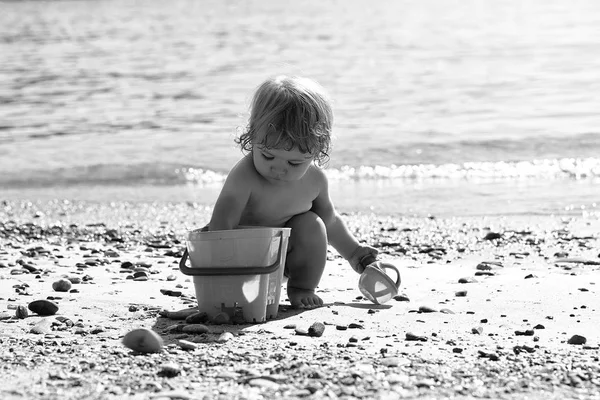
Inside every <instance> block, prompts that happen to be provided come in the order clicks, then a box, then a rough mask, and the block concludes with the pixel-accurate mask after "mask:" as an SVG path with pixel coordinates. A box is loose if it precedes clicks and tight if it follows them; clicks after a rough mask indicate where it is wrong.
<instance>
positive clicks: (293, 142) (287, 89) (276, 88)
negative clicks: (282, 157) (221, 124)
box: [235, 75, 333, 165]
mask: <svg viewBox="0 0 600 400" xmlns="http://www.w3.org/2000/svg"><path fill="white" fill-rule="evenodd" d="M332 125H333V111H332V109H331V101H330V99H329V97H328V95H327V93H326V92H325V89H323V87H322V86H321V85H319V84H318V83H317V82H315V81H313V80H312V79H309V78H303V77H294V76H292V77H289V76H283V75H282V76H277V77H275V78H271V79H267V80H266V81H265V82H264V83H262V84H261V85H260V86H259V87H258V89H257V90H256V92H255V93H254V97H253V99H252V103H251V107H250V118H249V121H248V125H247V126H246V128H245V129H244V131H243V132H242V134H241V135H240V136H239V137H238V138H236V140H235V141H236V143H237V144H239V145H240V147H241V148H242V150H243V151H246V152H252V146H253V145H255V144H259V145H261V146H264V147H265V148H267V149H285V150H291V149H293V148H296V147H297V148H298V149H299V150H300V151H301V152H303V153H308V154H312V155H313V156H314V160H315V162H317V164H319V165H323V164H325V163H326V162H327V161H328V160H329V152H330V149H331V130H332Z"/></svg>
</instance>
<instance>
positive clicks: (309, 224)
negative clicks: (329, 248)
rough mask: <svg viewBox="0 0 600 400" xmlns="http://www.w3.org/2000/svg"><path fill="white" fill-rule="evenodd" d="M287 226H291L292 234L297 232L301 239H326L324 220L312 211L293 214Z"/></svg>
mask: <svg viewBox="0 0 600 400" xmlns="http://www.w3.org/2000/svg"><path fill="white" fill-rule="evenodd" d="M287 226H288V227H290V228H292V235H294V234H297V235H298V237H299V238H301V239H302V240H310V239H313V240H325V241H326V240H327V238H326V237H327V229H326V228H325V222H323V220H322V219H321V217H319V216H318V215H317V214H315V213H314V212H312V211H307V212H305V213H303V214H299V215H296V216H294V217H293V218H292V219H290V221H289V222H288V224H287Z"/></svg>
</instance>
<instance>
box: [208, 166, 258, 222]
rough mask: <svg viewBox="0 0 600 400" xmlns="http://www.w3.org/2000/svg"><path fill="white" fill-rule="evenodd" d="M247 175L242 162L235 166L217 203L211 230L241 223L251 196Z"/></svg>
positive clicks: (211, 220)
mask: <svg viewBox="0 0 600 400" xmlns="http://www.w3.org/2000/svg"><path fill="white" fill-rule="evenodd" d="M246 175H247V174H246V173H244V168H243V166H242V163H239V164H237V165H236V166H235V167H233V169H232V170H231V172H230V173H229V175H228V176H227V179H225V184H224V185H223V189H221V193H220V194H219V197H218V198H217V202H216V203H215V207H214V209H213V213H212V217H211V219H210V223H209V224H208V226H209V228H208V229H209V230H211V231H220V230H229V229H234V228H235V227H237V226H238V225H239V223H240V219H241V217H242V212H243V211H244V207H245V206H246V204H247V203H248V199H249V198H250V184H249V182H250V180H249V179H248V177H247V176H246Z"/></svg>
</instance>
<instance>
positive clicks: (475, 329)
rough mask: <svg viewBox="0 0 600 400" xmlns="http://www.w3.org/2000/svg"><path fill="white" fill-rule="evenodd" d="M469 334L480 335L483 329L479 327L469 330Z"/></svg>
mask: <svg viewBox="0 0 600 400" xmlns="http://www.w3.org/2000/svg"><path fill="white" fill-rule="evenodd" d="M471 333H472V334H474V335H481V334H482V333H483V328H482V327H481V326H478V327H475V328H471Z"/></svg>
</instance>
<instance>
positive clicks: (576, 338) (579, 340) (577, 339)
mask: <svg viewBox="0 0 600 400" xmlns="http://www.w3.org/2000/svg"><path fill="white" fill-rule="evenodd" d="M586 342H587V339H586V337H585V336H581V335H573V336H571V338H570V339H569V340H568V341H567V343H569V344H578V345H579V344H585V343H586Z"/></svg>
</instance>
